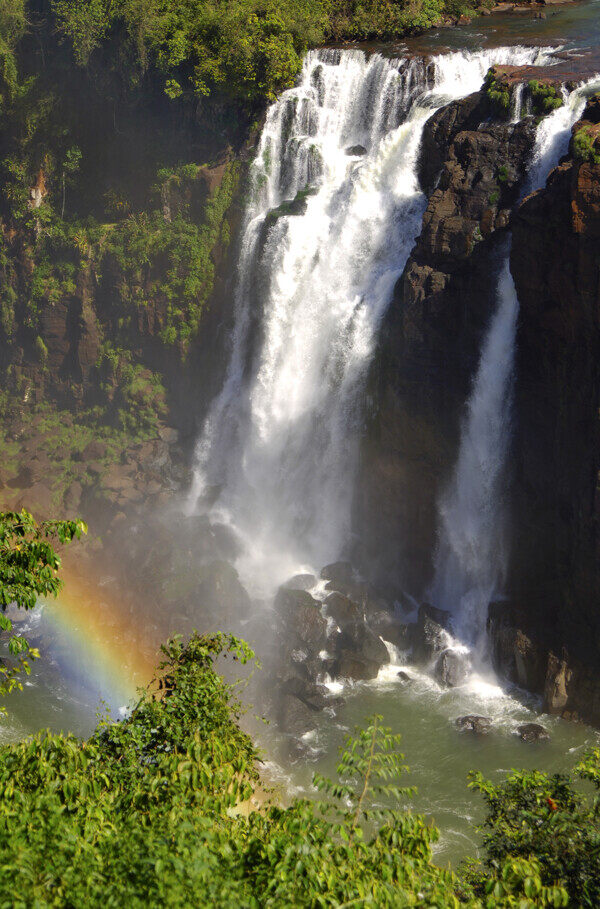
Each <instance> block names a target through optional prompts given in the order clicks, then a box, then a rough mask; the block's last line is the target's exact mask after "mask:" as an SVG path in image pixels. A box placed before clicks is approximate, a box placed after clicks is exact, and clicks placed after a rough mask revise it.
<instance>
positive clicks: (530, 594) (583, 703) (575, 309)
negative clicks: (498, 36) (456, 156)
mask: <svg viewBox="0 0 600 909" xmlns="http://www.w3.org/2000/svg"><path fill="white" fill-rule="evenodd" d="M599 123H600V102H599V100H598V98H593V99H591V100H590V102H588V105H587V107H586V110H585V112H584V115H583V119H582V120H581V121H580V122H579V123H577V124H576V125H575V126H574V128H573V138H572V141H571V146H570V150H569V154H568V156H567V157H566V158H565V159H564V160H563V161H562V162H561V164H560V165H559V166H558V167H557V168H556V169H555V170H554V171H553V172H552V173H551V175H550V177H549V179H548V181H547V184H546V186H545V187H544V188H543V189H541V190H539V191H538V192H536V193H534V194H533V195H531V196H529V197H528V198H527V199H525V200H524V201H523V203H522V204H521V205H520V206H519V208H518V210H517V211H516V213H515V216H514V219H513V244H512V253H511V270H512V273H513V276H514V279H515V284H516V288H517V292H518V297H519V302H520V307H521V311H520V320H519V328H518V350H517V380H516V388H515V411H516V428H515V440H514V477H515V495H514V534H513V536H514V545H513V568H512V604H513V607H512V613H511V614H510V617H507V615H505V616H504V618H503V619H502V620H500V624H503V626H504V633H505V634H506V633H507V632H506V628H512V629H513V631H512V632H509V634H512V635H513V637H514V635H515V633H516V632H515V631H514V629H517V630H518V631H519V633H523V634H525V635H526V636H529V637H530V638H531V639H532V642H533V643H532V644H531V648H530V651H531V649H533V650H535V651H536V657H535V660H536V661H537V662H538V663H539V664H540V669H539V671H538V672H537V677H536V684H535V685H530V686H529V687H536V688H537V689H538V690H543V691H544V692H545V697H546V703H547V706H548V708H549V709H551V710H553V711H555V712H559V713H561V712H567V713H570V714H572V713H577V714H579V715H581V716H584V717H585V718H588V719H593V720H594V721H595V722H600V678H599V676H600V672H599V671H598V653H599V652H600V613H599V611H598V598H599V594H600V550H599V538H598V509H599V502H600V500H599V498H598V471H599V468H600V433H599V430H600V425H599V419H598V413H599V410H598V408H599V405H600V333H599V330H600V322H599V312H600V310H599V304H600V259H599V258H598V248H599V243H600V156H599V155H598V153H597V151H596V150H595V144H594V143H595V137H596V134H597V132H598V128H599V127H598V124H599ZM586 140H587V141H586ZM525 662H526V663H527V660H526V661H525ZM500 663H501V664H502V665H504V667H505V668H508V669H509V671H511V672H512V674H513V675H514V660H512V659H511V658H508V659H500ZM529 663H531V660H529Z"/></svg>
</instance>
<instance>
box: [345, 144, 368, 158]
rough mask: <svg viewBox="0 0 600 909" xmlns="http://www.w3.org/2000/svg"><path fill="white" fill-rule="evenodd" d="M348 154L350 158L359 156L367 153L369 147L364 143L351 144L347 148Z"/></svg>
mask: <svg viewBox="0 0 600 909" xmlns="http://www.w3.org/2000/svg"><path fill="white" fill-rule="evenodd" d="M346 154H347V155H348V156H349V157H350V158H358V157H361V156H362V155H366V154H367V149H366V148H365V147H364V145H350V146H349V147H348V148H347V149H346Z"/></svg>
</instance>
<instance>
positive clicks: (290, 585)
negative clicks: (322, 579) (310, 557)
mask: <svg viewBox="0 0 600 909" xmlns="http://www.w3.org/2000/svg"><path fill="white" fill-rule="evenodd" d="M316 583H317V579H316V577H315V576H314V574H295V575H294V577H293V578H290V579H289V581H286V582H285V584H282V585H281V586H282V587H284V588H285V589H286V590H310V589H311V588H312V587H314V586H315V584H316Z"/></svg>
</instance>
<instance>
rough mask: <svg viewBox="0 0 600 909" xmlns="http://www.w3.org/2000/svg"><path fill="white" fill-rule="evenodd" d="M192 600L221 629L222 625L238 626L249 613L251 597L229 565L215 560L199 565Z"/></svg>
mask: <svg viewBox="0 0 600 909" xmlns="http://www.w3.org/2000/svg"><path fill="white" fill-rule="evenodd" d="M194 597H195V600H196V602H197V603H198V607H199V609H200V610H201V611H202V614H203V615H205V614H207V613H208V615H212V616H214V617H218V619H219V620H220V622H221V623H223V627H224V626H225V624H228V625H229V626H230V627H237V626H238V623H239V621H240V619H243V618H245V617H246V616H247V614H248V612H249V611H250V597H249V596H248V593H247V592H246V590H245V589H244V587H243V586H242V584H241V583H240V579H239V577H238V573H237V571H236V570H235V568H234V567H233V566H232V565H230V564H229V562H223V561H214V562H211V563H209V564H208V565H202V566H200V567H199V568H198V577H197V580H196V586H195V588H194ZM224 630H226V628H225V627H224Z"/></svg>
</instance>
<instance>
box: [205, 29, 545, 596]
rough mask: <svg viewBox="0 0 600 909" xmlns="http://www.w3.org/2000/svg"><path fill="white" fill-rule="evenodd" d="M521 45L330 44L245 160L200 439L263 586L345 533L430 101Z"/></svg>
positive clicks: (270, 115)
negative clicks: (446, 48) (473, 49)
mask: <svg viewBox="0 0 600 909" xmlns="http://www.w3.org/2000/svg"><path fill="white" fill-rule="evenodd" d="M546 59H547V52H545V51H542V50H540V49H537V48H536V49H532V48H523V47H514V48H500V49H494V50H491V51H485V52H478V53H467V52H459V53H453V54H446V55H440V56H437V57H433V58H430V59H429V60H428V61H427V62H425V61H423V60H418V59H412V60H410V59H405V60H398V59H396V60H393V59H387V58H385V57H383V56H382V55H380V54H373V55H366V54H364V53H363V52H361V51H350V50H346V51H340V50H320V51H315V52H312V53H309V54H308V55H307V57H306V59H305V62H304V66H303V69H302V73H301V76H300V79H299V83H298V85H297V87H295V88H293V89H290V90H289V91H286V92H284V93H283V94H282V95H281V97H280V98H279V99H278V100H277V101H276V102H275V103H274V104H273V105H272V106H271V107H270V108H269V110H268V112H267V116H266V122H265V125H264V128H263V131H262V135H261V138H260V142H259V146H258V151H257V155H256V158H255V161H254V163H253V165H252V168H251V174H250V189H249V201H248V204H247V211H246V217H245V224H244V228H243V233H242V239H241V249H240V254H239V263H238V282H237V291H236V298H235V322H234V327H233V331H232V337H231V354H230V360H229V365H228V370H227V374H226V378H225V381H224V385H223V388H222V391H221V393H220V394H219V395H218V396H217V398H216V399H215V400H214V402H213V404H212V406H211V408H210V412H209V415H208V417H207V419H206V422H205V425H204V427H203V429H202V432H201V434H200V438H199V440H198V443H197V448H196V458H195V471H194V483H193V488H192V491H191V494H190V501H189V507H190V509H191V510H194V509H196V510H198V509H202V508H204V509H208V508H210V509H211V513H212V516H213V517H214V518H215V519H218V520H219V521H223V522H225V523H227V524H229V525H230V526H232V527H233V528H234V529H235V531H236V533H237V534H238V536H239V538H240V542H241V546H242V549H243V555H242V556H241V557H240V560H239V561H238V564H237V567H238V569H239V570H240V573H241V575H242V578H243V580H244V582H245V583H246V584H247V585H248V586H249V588H250V589H251V590H252V591H253V592H254V593H257V594H260V595H268V593H269V592H270V591H272V590H273V589H274V588H275V587H276V586H277V584H279V583H281V581H283V580H284V579H285V578H286V576H289V575H290V574H292V573H294V572H296V571H298V570H301V569H303V568H307V567H309V566H313V567H314V566H317V567H318V566H319V565H323V564H324V563H325V562H327V561H330V560H332V559H335V558H338V557H339V556H340V554H341V553H342V552H343V549H344V546H345V545H347V543H348V539H349V534H350V515H351V507H352V488H353V478H354V474H355V469H356V464H357V457H358V441H359V437H360V434H361V432H362V427H363V414H362V406H361V405H362V398H363V394H364V383H365V377H366V373H367V370H368V366H369V363H370V361H371V358H372V356H373V352H374V349H375V346H376V341H377V333H378V328H379V326H380V323H381V319H382V317H383V315H384V313H385V310H386V308H387V306H388V305H389V303H390V300H391V298H392V293H393V288H394V285H395V283H396V281H397V279H398V277H399V276H400V275H401V273H402V270H403V268H404V266H405V263H406V261H407V259H408V256H409V254H410V251H411V249H412V246H413V243H414V240H415V238H416V236H417V235H418V233H419V230H420V226H421V220H422V216H423V213H424V210H425V205H426V200H425V197H424V195H423V193H422V192H421V190H420V187H419V183H418V176H417V156H418V148H419V142H420V138H421V134H422V130H423V126H424V124H425V121H426V120H427V118H428V117H430V116H431V115H432V113H433V112H434V111H435V110H436V109H438V108H439V107H440V106H442V105H445V104H447V103H448V102H449V101H451V100H452V99H453V98H458V97H462V96H465V95H467V94H468V93H470V92H473V91H476V90H477V89H479V87H480V86H481V84H482V81H483V78H484V76H485V73H486V72H487V70H488V68H489V66H490V65H491V64H492V63H514V64H521V63H522V64H526V63H535V62H542V61H545V60H546Z"/></svg>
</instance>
